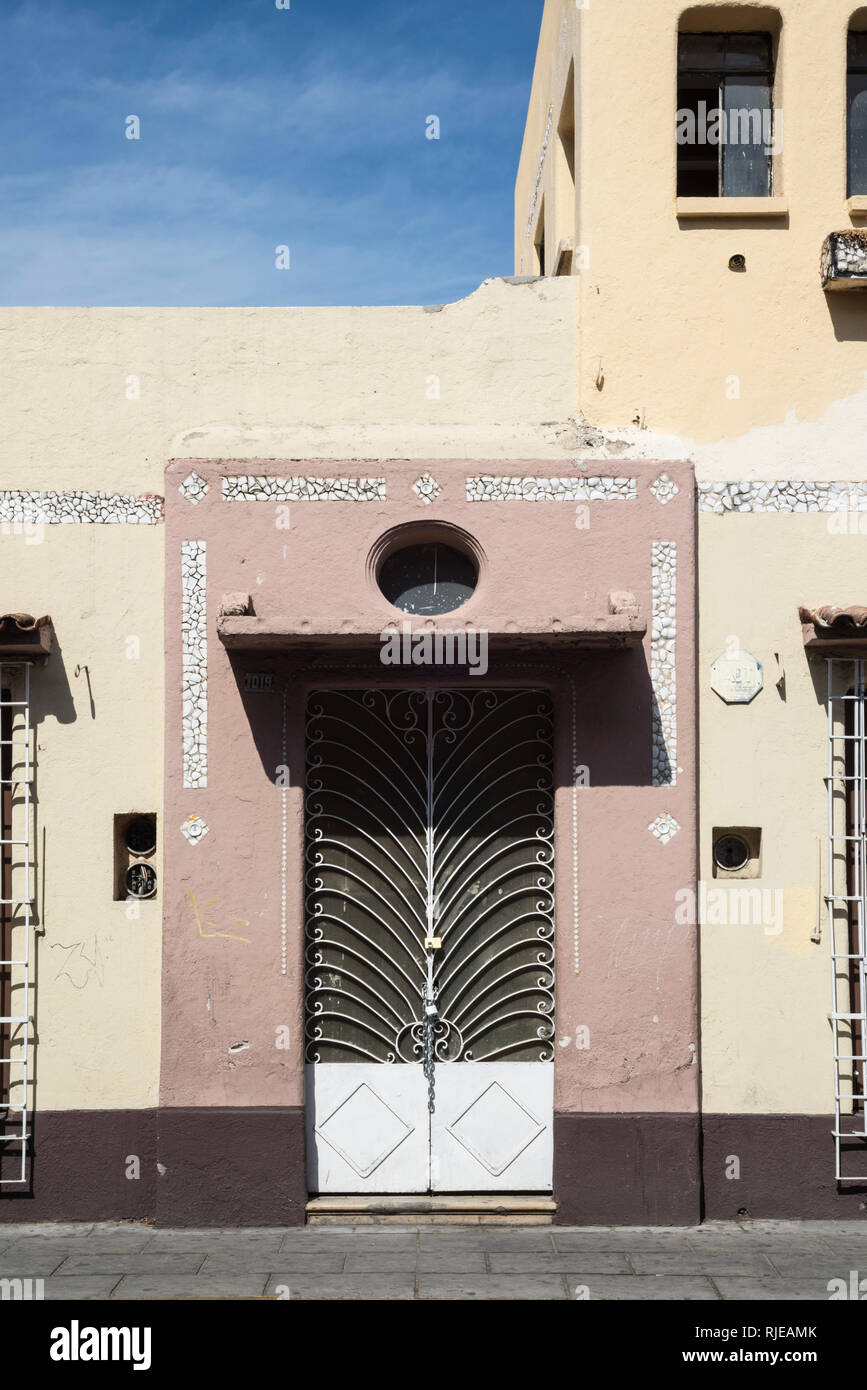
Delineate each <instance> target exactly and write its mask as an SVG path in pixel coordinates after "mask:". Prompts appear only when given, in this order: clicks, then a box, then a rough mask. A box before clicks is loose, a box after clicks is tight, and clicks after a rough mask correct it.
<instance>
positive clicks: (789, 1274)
mask: <svg viewBox="0 0 867 1390" xmlns="http://www.w3.org/2000/svg"><path fill="white" fill-rule="evenodd" d="M771 1263H772V1264H773V1267H774V1269H775V1270H776V1271H777V1273H778V1274H779V1275H780V1278H781V1279H817V1280H822V1281H823V1282H824V1283H827V1282H828V1280H829V1279H848V1278H849V1273H850V1270H851V1269H852V1268H853V1266H852V1263H851V1260H850V1259H848V1258H847V1257H846V1256H844V1255H835V1254H833V1253H829V1254H827V1255H798V1254H794V1255H789V1254H785V1253H781V1252H780V1251H779V1249H778V1250H777V1253H776V1254H775V1255H774V1257H773V1260H772V1261H771ZM862 1277H863V1278H867V1261H865V1268H864V1273H863V1275H862Z"/></svg>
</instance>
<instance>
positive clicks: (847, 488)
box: [696, 481, 867, 512]
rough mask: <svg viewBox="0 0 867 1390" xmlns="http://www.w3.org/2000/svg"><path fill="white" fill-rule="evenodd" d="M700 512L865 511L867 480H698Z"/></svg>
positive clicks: (697, 495)
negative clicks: (858, 481) (820, 481)
mask: <svg viewBox="0 0 867 1390" xmlns="http://www.w3.org/2000/svg"><path fill="white" fill-rule="evenodd" d="M696 498H697V505H698V510H699V511H700V512H838V511H850V512H867V483H851V482H849V483H846V482H837V483H808V482H794V481H792V482H777V483H759V482H750V483H722V482H716V483H699V484H698V490H697V493H696Z"/></svg>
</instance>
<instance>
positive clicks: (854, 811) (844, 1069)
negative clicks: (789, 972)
mask: <svg viewBox="0 0 867 1390" xmlns="http://www.w3.org/2000/svg"><path fill="white" fill-rule="evenodd" d="M865 676H867V662H865V661H863V660H851V659H845V658H839V657H829V658H828V697H827V704H828V770H827V775H826V779H825V781H826V786H827V798H828V859H827V890H828V891H827V893H826V894H825V902H826V903H827V906H828V920H829V935H830V960H831V1014H830V1019H831V1026H832V1030H833V1045H834V1098H835V1099H834V1104H835V1123H834V1144H835V1176H836V1179H837V1181H838V1182H852V1181H857V1182H863V1181H864V1180H865V1178H867V1173H863V1172H862V1173H857V1174H856V1173H853V1172H850V1171H847V1172H846V1173H845V1174H844V1173H843V1171H842V1168H843V1155H844V1152H845V1151H848V1150H851V1148H852V1147H853V1145H855V1143H856V1141H859V1140H867V1105H865V1096H867V1085H865V1081H867V1073H865V1062H867V1054H865V1046H867V990H865V979H867V689H865ZM846 1166H847V1167H848V1165H846ZM859 1166H861V1165H859Z"/></svg>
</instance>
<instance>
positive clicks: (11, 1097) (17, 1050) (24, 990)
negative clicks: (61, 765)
mask: <svg viewBox="0 0 867 1390" xmlns="http://www.w3.org/2000/svg"><path fill="white" fill-rule="evenodd" d="M22 685H23V690H24V699H23V700H13V699H11V698H10V699H8V700H5V699H3V690H4V688H5V689H7V690H8V691H9V692H10V694H11V693H13V692H15V691H16V690H20V689H21V687H22ZM6 710H10V711H11V717H10V726H11V737H10V738H8V739H0V746H2V747H8V748H9V749H10V754H9V773H10V775H9V777H3V776H2V772H3V768H2V767H0V796H2V795H3V794H4V793H5V792H6V789H7V788H8V792H9V807H10V818H9V826H10V830H9V835H8V836H6V837H4V838H2V839H0V845H2V846H9V873H8V880H7V881H8V882H9V884H10V885H12V886H11V887H10V894H11V896H10V897H8V898H7V897H5V896H3V897H0V906H2V907H3V908H5V909H6V910H5V912H4V914H3V915H4V919H5V923H4V925H5V931H4V940H5V942H6V943H8V945H7V949H8V957H7V956H6V953H5V952H4V953H3V958H2V959H0V971H2V974H3V976H4V977H5V978H4V980H3V986H2V989H0V1001H2V1002H0V1144H2V1145H3V1148H2V1149H0V1186H3V1187H8V1186H13V1185H16V1184H17V1185H21V1184H22V1183H26V1182H27V1181H28V1159H29V1151H30V1143H29V1140H30V1127H29V1123H28V1120H29V1105H28V1102H29V1092H30V1075H29V1061H30V1047H31V1028H30V1014H31V1001H30V953H31V935H32V896H33V877H32V854H31V843H32V841H31V809H32V808H31V772H32V759H31V746H30V666H29V665H27V664H24V665H23V666H22V664H21V663H17V664H15V665H14V666H13V664H12V663H5V664H4V663H2V662H0V719H2V718H3V716H4V714H5V711H6ZM16 750H23V752H16ZM16 828H17V829H18V830H19V834H17V835H16V833H15V830H16ZM19 885H21V886H22V887H23V897H20V898H19V897H16V896H15V890H16V887H18V886H19ZM4 891H5V885H4V884H3V883H2V882H0V893H3V892H4ZM3 1005H5V1010H4V1008H3ZM7 1146H8V1147H7ZM7 1175H11V1176H7Z"/></svg>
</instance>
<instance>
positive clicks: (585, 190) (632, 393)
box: [515, 0, 867, 478]
mask: <svg viewBox="0 0 867 1390" xmlns="http://www.w3.org/2000/svg"><path fill="white" fill-rule="evenodd" d="M684 8H685V7H684V6H682V5H680V4H678V3H676V2H675V0H654V3H653V4H652V5H650V6H648V5H647V4H646V3H642V2H641V0H620V3H618V4H617V5H602V4H597V3H595V0H589V7H588V8H586V9H578V8H576V6H575V5H574V3H573V2H572V0H548V3H547V4H546V6H545V11H544V17H543V23H542V30H541V38H540V47H539V53H538V56H537V61H536V70H535V78H534V86H533V93H532V98H531V102H530V111H529V116H528V123H527V130H526V138H525V141H524V148H523V151H522V156H521V163H520V168H519V173H518V179H517V186H516V223H515V233H516V235H515V265H516V270H518V271H520V270H521V269H523V270H524V272H525V273H526V271H527V270H532V269H534V268H535V267H534V259H533V256H534V252H533V245H532V243H533V231H532V228H531V230H530V232H529V234H528V219H530V215H531V209H532V208H533V205H534V202H535V203H536V206H537V212H538V207H539V205H540V204H541V203H542V202H543V201H544V207H545V217H546V222H547V224H548V225H547V229H546V243H547V245H548V247H549V249H550V248H551V247H552V246H553V245H554V244H555V243H556V241H557V240H558V239H559V238H560V237H561V236H562V235H563V234H564V230H565V229H564V228H563V227H562V226H558V225H556V220H557V211H556V210H557V208H558V206H559V207H562V199H561V200H560V202H559V204H558V197H557V191H556V189H555V187H554V183H555V173H556V169H557V166H558V160H557V158H556V157H555V156H556V138H555V137H556V129H557V123H558V118H559V110H560V106H561V104H562V100H563V91H564V87H565V84H566V81H567V77H568V72H569V68H570V64H572V63H574V65H575V73H576V120H577V125H578V136H577V188H576V196H575V219H574V239H575V242H576V244H577V245H578V246H580V247H583V248H584V259H586V261H587V262H588V264H587V265H586V267H585V268H583V269H575V270H574V271H573V278H575V279H577V281H578V283H579V287H580V289H579V293H580V308H579V321H580V326H581V327H580V340H579V352H578V357H577V360H576V376H577V391H578V401H579V408H580V410H581V411H582V412H583V414H584V416H585V418H586V420H587V421H588V422H589V423H590V424H592V425H595V426H598V427H600V428H601V429H602V430H603V431H606V432H609V435H608V437H609V439H614V440H617V441H620V443H619V444H618V445H616V446H615V447H616V448H617V450H618V451H619V452H622V453H627V454H629V453H634V454H643V455H644V456H646V457H660V456H665V455H666V454H669V455H670V456H672V457H676V456H680V457H683V455H684V453H685V452H686V453H689V454H691V456H692V457H693V458H694V459H695V461H696V466H697V471H698V475H699V477H700V478H701V477H706V478H710V477H762V476H770V477H784V476H787V475H788V476H806V477H849V476H860V475H861V474H862V473H863V445H862V442H861V441H862V431H863V429H864V426H865V423H867V348H865V339H867V295H863V296H862V295H861V294H859V293H858V292H854V291H848V292H846V291H840V292H836V293H833V294H826V293H825V292H824V291H823V290H822V288H821V285H820V281H819V256H820V251H821V246H822V242H823V239H824V238H825V237H826V236H827V235H828V233H829V232H832V231H837V230H843V229H846V228H851V227H852V226H853V225H862V223H863V219H859V218H858V217H857V216H850V214H849V213H848V212H847V208H846V187H845V158H846V140H845V91H846V32H847V26H848V23H849V19H850V17H851V15H852V13H853V11H854V6H853V5H851V3H849V0H825V3H823V4H822V6H821V7H817V6H815V5H814V4H811V3H809V0H781V3H780V5H779V7H778V9H779V13H780V15H781V18H782V27H781V39H780V46H779V62H778V68H777V81H776V91H775V103H776V106H777V108H778V109H780V110H781V112H782V135H783V141H782V152H781V156H780V158H779V160H778V161H777V168H776V192H777V193H778V194H780V195H782V197H783V198H784V199H785V204H786V206H787V208H788V214H787V217H784V218H781V219H774V220H761V219H754V218H749V217H745V216H740V217H736V218H728V217H717V218H714V219H709V220H703V221H692V220H687V219H681V220H678V217H677V216H676V210H675V188H676V182H675V175H676V168H675V153H676V147H675V138H674V137H675V111H676V105H677V103H676V55H677V28H678V20H679V16H680V14H681V12H682V11H683V10H684ZM708 8H709V9H710V10H711V11H713V10H717V11H718V12H719V13H720V15H722V16H725V15H731V13H732V11H731V9H730V8H727V7H722V6H717V7H713V6H711V7H708ZM743 12H746V13H750V12H752V14H754V15H756V16H758V18H757V19H756V20H755V21H749V22H747V21H743V22H741V23H740V24H739V26H738V27H743V28H748V27H750V23H752V22H755V23H756V25H757V26H758V25H759V24H760V23H762V19H761V16H762V15H763V13H766V11H763V10H762V9H761V8H760V7H756V6H745V7H742V13H743ZM715 22H716V21H715V20H713V19H709V20H708V24H709V26H710V27H713V24H714V23H715ZM719 22H720V27H728V26H727V25H726V23H725V22H724V19H721V20H720V21H719ZM549 107H551V108H552V122H551V130H550V135H549V141H548V147H547V151H546V153H545V157H544V160H543V162H542V166H541V180H540V183H539V189H538V193H537V192H536V182H537V178H538V175H539V165H540V159H541V155H542V148H543V144H544V139H545V130H546V125H547V121H548V109H549ZM727 201H728V200H726V199H720V200H719V203H720V205H721V207H720V211H724V210H725V209H724V205H725V203H726V202H727ZM568 230H570V231H571V230H572V229H568ZM736 253H740V254H743V255H744V256H745V257H746V265H747V269H746V273H744V274H738V273H733V272H732V271H730V270H729V269H728V261H729V257H730V256H731V255H733V254H736ZM600 364H601V374H602V376H603V377H604V384H603V386H602V389H601V390H599V389H598V388H597V385H596V379H597V376H598V375H599V373H600ZM735 379H736V380H735ZM735 392H737V393H738V394H737V395H736V394H735ZM642 420H643V422H644V429H643V430H642V429H640V428H637V427H636V426H635V425H634V424H633V422H634V421H635V422H641V421H642Z"/></svg>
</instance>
